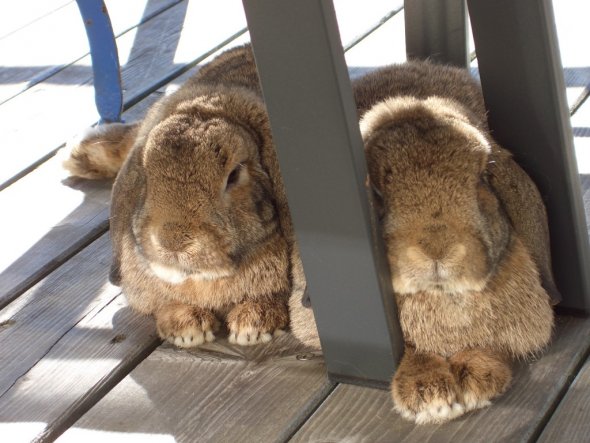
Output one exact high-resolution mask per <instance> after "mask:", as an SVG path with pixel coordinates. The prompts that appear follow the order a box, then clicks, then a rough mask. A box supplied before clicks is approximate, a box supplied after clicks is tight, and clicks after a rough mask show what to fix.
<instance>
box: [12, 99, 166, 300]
mask: <svg viewBox="0 0 590 443" xmlns="http://www.w3.org/2000/svg"><path fill="white" fill-rule="evenodd" d="M160 95H161V93H154V94H152V96H150V97H149V98H147V99H146V100H144V101H142V102H141V103H140V104H138V105H137V106H134V107H133V108H132V109H131V110H130V111H129V112H127V113H126V114H125V117H126V118H129V119H135V118H140V117H141V116H142V115H143V114H144V113H145V111H146V109H147V107H148V106H149V105H150V104H151V103H153V102H154V101H155V100H156V99H157V98H158V97H159V96H160ZM110 194H111V182H110V181H88V180H79V179H67V174H66V172H65V171H64V170H63V169H62V168H61V159H60V158H57V157H54V158H52V159H51V160H49V161H47V162H46V163H44V164H43V165H41V166H40V167H39V168H37V169H35V170H34V171H33V172H32V173H30V174H28V175H26V176H25V177H23V178H22V179H21V180H19V181H17V182H16V183H14V184H13V185H11V186H9V187H8V188H6V189H4V190H3V191H2V192H0V208H2V212H3V213H4V214H10V217H5V218H3V220H2V229H0V244H2V254H1V255H0V309H1V308H2V307H4V306H5V305H6V304H8V303H9V302H10V301H12V300H14V298H15V297H17V296H18V295H19V294H21V293H22V292H23V291H24V290H26V289H27V288H29V287H30V286H31V285H33V284H34V283H36V282H37V281H39V280H40V279H41V278H43V277H44V276H45V275H47V274H48V273H49V272H51V271H52V270H53V269H55V268H57V267H58V266H59V265H61V264H62V263H63V262H65V261H66V260H67V259H68V258H69V257H70V256H71V255H72V254H75V253H76V252H78V251H79V250H80V249H81V248H82V247H83V246H85V245H86V244H88V243H89V242H90V241H92V240H93V239H94V238H96V237H97V236H99V235H100V234H102V233H104V232H105V231H106V230H107V229H108V217H109V203H110ZM25 199H26V204H23V201H24V200H25Z"/></svg>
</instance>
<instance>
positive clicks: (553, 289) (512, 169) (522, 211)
mask: <svg viewBox="0 0 590 443" xmlns="http://www.w3.org/2000/svg"><path fill="white" fill-rule="evenodd" d="M492 151H493V154H492V156H491V157H492V158H493V161H491V162H490V163H489V165H488V173H489V184H490V186H491V187H492V189H493V190H494V193H495V194H496V196H497V197H498V199H499V200H500V202H501V203H502V205H503V207H504V210H505V211H506V214H507V215H508V218H509V219H510V222H511V224H512V226H513V228H514V230H515V231H516V233H517V234H518V236H519V237H520V238H521V239H522V242H523V243H524V245H525V247H526V248H527V249H528V251H529V252H530V254H531V256H532V257H533V260H534V262H535V264H536V265H537V269H538V271H539V274H540V277H541V284H542V286H543V289H545V291H547V293H548V294H549V296H550V297H551V302H552V304H553V305H556V304H558V303H559V302H560V301H561V294H560V293H559V290H558V289H557V286H556V285H555V280H554V278H553V273H552V271H551V253H550V251H551V247H550V240H549V227H548V222H547V212H546V210H545V205H544V204H543V199H542V198H541V194H540V193H539V190H538V189H537V187H536V186H535V184H534V183H533V181H532V179H531V178H530V177H529V176H528V175H527V173H526V172H525V171H524V170H523V169H522V168H521V167H520V166H519V165H518V164H517V163H516V162H515V161H514V159H513V158H512V156H511V155H510V153H509V152H508V151H506V150H504V149H502V148H500V147H499V146H497V145H493V147H492Z"/></svg>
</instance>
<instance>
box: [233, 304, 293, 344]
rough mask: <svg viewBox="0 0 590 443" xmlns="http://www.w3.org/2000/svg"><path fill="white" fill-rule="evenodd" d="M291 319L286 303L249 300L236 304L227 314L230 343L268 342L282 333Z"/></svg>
mask: <svg viewBox="0 0 590 443" xmlns="http://www.w3.org/2000/svg"><path fill="white" fill-rule="evenodd" d="M288 321H289V316H288V311H287V306H286V305H285V304H284V303H272V302H263V301H247V302H244V303H240V304H238V305H236V306H235V307H234V308H233V309H232V310H231V311H230V313H229V314H228V316H227V325H228V329H229V337H228V340H229V342H230V343H233V344H238V345H242V346H250V345H256V344H259V343H268V342H269V341H271V340H272V338H273V335H274V336H277V335H280V334H282V333H283V332H284V331H283V328H285V327H286V326H287V323H288Z"/></svg>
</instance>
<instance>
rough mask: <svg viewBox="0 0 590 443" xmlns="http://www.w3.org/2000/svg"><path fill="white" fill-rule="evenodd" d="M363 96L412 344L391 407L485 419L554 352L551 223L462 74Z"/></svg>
mask: <svg viewBox="0 0 590 443" xmlns="http://www.w3.org/2000/svg"><path fill="white" fill-rule="evenodd" d="M412 84H414V85H415V86H414V87H413V90H412V86H411V85H412ZM355 86H356V88H355V92H356V97H357V100H358V103H359V105H360V110H361V113H363V118H362V121H361V131H362V133H363V139H364V142H365V150H366V155H367V164H368V170H369V176H370V184H371V186H372V188H373V190H374V192H375V195H376V201H377V206H378V211H379V213H380V217H381V219H382V223H383V231H384V237H385V242H386V249H387V254H388V259H389V263H390V267H391V271H392V283H393V289H394V292H395V295H396V301H397V305H398V311H399V318H400V325H401V328H402V332H403V334H404V339H405V341H406V350H405V354H404V357H403V359H402V362H401V363H400V367H399V368H398V371H397V372H396V375H395V376H394V378H393V383H392V396H393V400H394V404H395V407H396V410H398V411H399V412H400V413H401V414H402V415H403V416H404V417H406V418H409V419H412V420H415V421H416V422H417V423H440V422H443V421H446V420H449V419H452V418H454V417H456V416H458V415H461V414H463V413H464V412H466V411H469V410H471V409H475V408H479V407H483V406H486V405H488V404H489V401H490V400H491V399H492V398H494V397H496V396H497V395H499V394H501V393H502V392H504V391H505V390H506V389H507V387H508V384H509V382H510V377H511V375H510V367H509V365H508V361H509V359H511V358H518V357H521V356H526V355H529V354H531V353H536V352H538V351H540V350H542V349H543V348H544V347H545V346H546V345H547V343H548V342H549V340H550V337H551V333H552V327H553V311H552V309H551V306H550V296H549V295H548V293H547V290H549V291H550V293H551V294H552V295H558V294H557V291H556V290H555V287H554V285H553V278H552V275H551V272H550V269H551V268H550V259H549V239H548V230H547V220H546V215H545V209H544V206H543V203H542V200H541V198H540V196H539V193H538V191H537V190H536V188H535V186H534V184H533V183H532V181H531V180H530V179H529V178H528V176H526V174H525V173H524V172H523V171H522V170H521V169H520V168H519V167H518V166H517V165H516V163H515V162H514V161H513V160H512V158H511V157H510V154H509V153H508V152H507V151H505V150H503V149H502V148H500V147H499V146H497V145H496V144H495V143H494V142H493V140H492V138H491V137H490V135H489V132H488V130H487V125H486V121H485V113H484V110H483V101H482V100H481V94H480V92H479V89H478V88H477V85H476V84H475V83H474V82H473V81H472V80H471V79H470V77H469V74H468V73H467V72H466V71H462V70H459V69H454V68H446V67H442V66H436V65H431V64H428V63H420V62H414V63H410V64H407V65H403V66H394V67H390V68H385V69H383V70H379V71H377V72H375V73H373V74H370V75H369V76H367V77H366V78H364V79H361V80H359V81H358V82H357V84H356V85H355ZM410 93H411V95H406V94H410ZM529 251H531V252H529ZM541 276H542V277H541ZM542 283H543V284H544V285H545V288H547V290H546V289H545V288H543V286H542Z"/></svg>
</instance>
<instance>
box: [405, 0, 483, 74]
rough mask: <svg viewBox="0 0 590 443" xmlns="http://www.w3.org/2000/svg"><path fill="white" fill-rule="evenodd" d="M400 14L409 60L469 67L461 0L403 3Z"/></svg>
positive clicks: (418, 0)
mask: <svg viewBox="0 0 590 443" xmlns="http://www.w3.org/2000/svg"><path fill="white" fill-rule="evenodd" d="M492 1H493V0H492ZM404 14H405V23H406V53H407V55H408V58H409V59H412V58H418V59H425V58H428V59H430V60H434V61H437V62H440V63H445V64H451V65H455V66H461V67H467V66H469V49H468V40H467V10H466V7H465V1H464V0H405V2H404Z"/></svg>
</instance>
